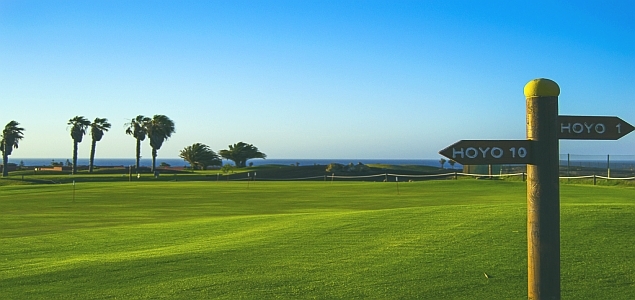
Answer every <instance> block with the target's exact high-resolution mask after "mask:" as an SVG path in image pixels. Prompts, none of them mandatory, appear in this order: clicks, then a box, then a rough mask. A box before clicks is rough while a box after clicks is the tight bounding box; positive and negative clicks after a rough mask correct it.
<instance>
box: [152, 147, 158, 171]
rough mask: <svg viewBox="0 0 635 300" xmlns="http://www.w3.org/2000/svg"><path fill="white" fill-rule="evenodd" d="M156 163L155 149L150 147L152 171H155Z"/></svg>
mask: <svg viewBox="0 0 635 300" xmlns="http://www.w3.org/2000/svg"><path fill="white" fill-rule="evenodd" d="M156 164H157V149H155V148H152V173H154V171H156Z"/></svg>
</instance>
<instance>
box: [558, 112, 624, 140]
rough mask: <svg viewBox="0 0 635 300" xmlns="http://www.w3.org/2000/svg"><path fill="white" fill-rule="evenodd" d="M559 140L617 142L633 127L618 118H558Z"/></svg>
mask: <svg viewBox="0 0 635 300" xmlns="http://www.w3.org/2000/svg"><path fill="white" fill-rule="evenodd" d="M558 123H559V124H560V132H559V133H558V138H559V139H561V140H564V139H567V140H617V139H619V138H621V137H623V136H625V135H627V134H629V133H631V131H633V130H634V129H635V127H633V125H631V124H628V123H626V122H625V121H624V120H622V119H620V118H618V117H596V116H558Z"/></svg>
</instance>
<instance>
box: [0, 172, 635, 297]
mask: <svg viewBox="0 0 635 300" xmlns="http://www.w3.org/2000/svg"><path fill="white" fill-rule="evenodd" d="M75 188H76V191H75V199H74V201H73V186H72V185H70V184H57V185H23V186H2V187H0V212H1V214H0V293H1V296H0V298H3V299H22V298H42V299H89V298H118V299H156V298H169V299H196V298H199V299H210V298H221V299H270V298H286V299H302V298H317V299H334V298H335V299H337V298H340V299H349V298H371V299H523V298H525V299H526V298H527V246H526V203H525V202H526V200H525V199H526V195H525V191H526V188H525V183H523V182H506V181H488V180H456V181H453V180H445V181H428V182H412V183H405V182H404V183H399V194H398V190H397V186H396V184H395V183H370V182H334V183H330V182H255V183H251V184H250V185H248V184H247V182H180V181H179V182H140V183H139V182H132V183H128V182H101V183H100V182H90V183H80V184H78V185H77V186H75ZM561 194H562V196H561V200H562V208H561V215H562V220H561V223H562V225H561V232H562V242H561V248H562V297H563V299H635V248H634V247H635V246H634V245H635V189H634V188H629V187H599V186H584V185H566V184H563V185H561ZM485 274H487V277H489V278H487V277H486V276H485Z"/></svg>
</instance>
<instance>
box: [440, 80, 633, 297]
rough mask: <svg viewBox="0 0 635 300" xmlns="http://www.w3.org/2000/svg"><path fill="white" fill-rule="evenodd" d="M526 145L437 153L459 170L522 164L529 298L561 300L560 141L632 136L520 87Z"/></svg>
mask: <svg viewBox="0 0 635 300" xmlns="http://www.w3.org/2000/svg"><path fill="white" fill-rule="evenodd" d="M524 92H525V99H526V105H527V106H526V107H527V139H526V140H461V141H458V142H456V143H454V144H452V145H450V146H449V147H447V148H445V149H443V150H441V151H440V152H439V153H440V154H441V155H443V156H445V157H447V158H449V159H453V160H455V161H456V162H458V163H460V164H463V165H478V164H527V257H528V267H527V273H528V298H529V299H536V300H537V299H560V182H559V171H560V170H559V168H560V161H559V140H560V139H580V140H617V139H619V138H621V137H623V136H625V135H626V134H628V133H630V132H632V131H633V130H635V127H633V126H632V125H631V124H628V123H626V122H624V121H623V120H622V119H620V118H618V117H606V116H559V115H558V96H559V95H560V87H559V86H558V84H556V83H555V82H554V81H552V80H549V79H544V78H539V79H534V80H532V81H530V82H529V83H527V85H525V89H524Z"/></svg>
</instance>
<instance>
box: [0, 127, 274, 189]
mask: <svg viewBox="0 0 635 300" xmlns="http://www.w3.org/2000/svg"><path fill="white" fill-rule="evenodd" d="M19 125H20V123H18V122H16V121H11V122H9V123H8V124H7V125H6V126H5V127H4V129H3V131H2V136H1V141H0V150H1V151H2V166H3V168H2V176H3V177H6V176H8V168H7V167H6V166H7V163H8V160H9V155H11V154H12V151H13V149H17V148H18V145H19V142H20V141H21V140H22V139H23V138H24V131H25V129H24V128H22V127H19ZM67 125H68V126H69V127H70V134H71V138H72V139H73V162H72V170H71V173H72V174H76V173H77V149H78V144H79V143H81V142H82V140H83V137H84V135H86V133H87V132H90V135H91V137H92V143H91V147H90V158H89V164H88V172H89V173H92V172H93V167H94V160H95V149H96V146H97V142H99V141H101V139H102V138H103V136H104V133H105V132H107V131H108V130H109V129H110V128H111V127H112V124H110V123H109V122H108V119H106V118H95V120H94V121H92V122H91V121H89V120H88V119H86V118H85V117H84V116H75V117H74V118H72V119H70V120H68V123H67ZM124 126H125V128H126V130H125V132H126V134H128V135H131V136H132V137H134V138H135V140H136V142H137V145H136V149H135V151H136V152H135V168H136V170H139V167H140V166H139V161H140V159H141V142H143V141H144V140H145V139H146V137H147V138H148V139H149V140H150V147H152V169H151V170H152V172H155V171H156V157H157V152H158V150H159V149H161V146H162V145H163V143H164V142H165V141H166V140H167V139H168V138H170V137H171V136H172V134H173V133H175V125H174V121H172V120H171V119H170V118H169V117H167V116H165V115H154V116H153V117H152V118H150V117H146V116H143V115H138V116H136V117H134V118H133V119H131V120H130V122H128V123H126V124H125V125H124ZM179 157H181V158H183V159H184V160H185V161H187V162H188V163H189V164H190V165H191V166H192V168H193V169H205V168H207V167H208V166H220V165H222V161H221V157H222V158H225V159H228V160H231V161H233V162H234V163H235V165H236V167H239V168H240V167H245V166H246V162H247V160H248V159H252V158H263V159H264V158H266V157H267V155H266V154H264V153H262V152H260V151H259V150H258V148H257V147H255V146H254V145H252V144H247V143H243V142H238V143H236V144H233V145H229V149H227V150H220V151H219V153H218V154H217V153H216V152H214V151H213V150H212V149H211V148H210V147H209V146H207V145H205V144H201V143H195V144H193V145H192V146H187V147H185V148H184V149H183V150H181V151H180V153H179Z"/></svg>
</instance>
